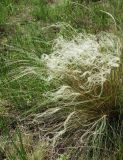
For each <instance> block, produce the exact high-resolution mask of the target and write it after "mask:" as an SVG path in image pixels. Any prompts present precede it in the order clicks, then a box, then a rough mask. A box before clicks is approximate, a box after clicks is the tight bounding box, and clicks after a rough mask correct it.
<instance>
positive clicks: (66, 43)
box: [34, 32, 122, 159]
mask: <svg viewBox="0 0 123 160" xmlns="http://www.w3.org/2000/svg"><path fill="white" fill-rule="evenodd" d="M53 50H54V51H53V53H52V54H50V55H43V56H42V61H43V63H44V64H45V69H46V71H47V77H48V78H47V81H49V82H50V81H53V82H57V85H58V82H59V88H58V89H55V90H53V91H50V92H48V93H47V94H45V96H47V98H49V99H51V101H52V102H53V103H54V104H55V105H57V108H53V107H52V106H53V105H52V106H51V107H52V108H50V109H49V110H47V111H46V112H44V113H42V114H38V115H37V116H36V117H35V119H34V122H36V123H37V122H38V123H41V122H42V124H44V123H46V125H45V131H46V133H48V132H49V133H50V134H51V133H52V134H53V149H55V151H56V153H59V152H61V150H62V152H67V153H68V154H69V156H70V158H71V159H72V158H73V159H78V158H79V157H83V158H84V159H88V158H93V159H99V158H100V159H101V158H102V157H103V156H104V157H108V156H109V155H112V153H115V154H114V155H117V154H118V153H119V150H118V146H119V145H118V143H117V142H118V141H117V142H116V137H117V136H120V137H121V130H122V127H121V123H122V120H121V119H122V118H121V117H122V116H121V109H120V105H119V93H120V89H121V85H122V84H121V81H122V79H121V78H122V70H121V69H122V68H121V43H120V40H119V38H118V37H117V36H115V35H114V34H111V33H105V32H101V33H99V34H98V35H90V34H82V33H80V34H78V35H76V36H75V37H73V38H72V39H71V40H70V39H65V38H64V37H62V36H60V37H58V38H57V39H56V40H55V41H54V46H53ZM46 128H47V129H46ZM47 135H48V134H47Z"/></svg>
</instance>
